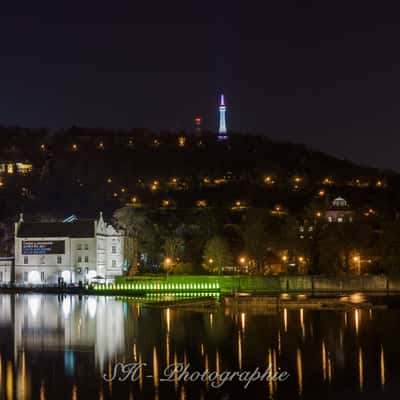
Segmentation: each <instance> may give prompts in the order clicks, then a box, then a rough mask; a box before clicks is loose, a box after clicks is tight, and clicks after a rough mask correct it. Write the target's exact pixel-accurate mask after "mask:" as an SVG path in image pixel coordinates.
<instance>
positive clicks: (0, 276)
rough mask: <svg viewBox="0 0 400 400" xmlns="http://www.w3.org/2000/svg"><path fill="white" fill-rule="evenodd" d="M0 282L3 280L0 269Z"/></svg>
mask: <svg viewBox="0 0 400 400" xmlns="http://www.w3.org/2000/svg"><path fill="white" fill-rule="evenodd" d="M0 282H3V271H0Z"/></svg>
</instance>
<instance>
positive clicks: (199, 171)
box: [0, 127, 399, 220]
mask: <svg viewBox="0 0 400 400" xmlns="http://www.w3.org/2000/svg"><path fill="white" fill-rule="evenodd" d="M17 163H19V164H24V165H26V166H27V167H26V168H25V169H29V168H28V167H29V166H31V168H32V170H31V171H22V170H21V171H18V164H17ZM9 164H13V165H14V167H13V170H12V172H11V169H10V168H11V167H8V169H7V165H9ZM0 174H1V175H0V176H1V192H0V201H1V206H2V207H1V210H2V211H1V215H0V218H1V219H2V220H8V219H10V218H14V217H15V215H16V214H17V213H18V212H19V211H20V210H24V211H25V212H26V213H29V214H38V213H43V214H46V215H54V216H65V215H69V214H71V213H75V214H78V215H81V216H85V217H86V216H93V215H95V214H96V213H97V211H98V210H100V209H101V210H104V211H105V212H107V213H111V212H112V211H113V210H114V209H115V208H118V207H120V206H121V205H124V204H127V203H131V204H132V205H135V206H136V207H139V206H142V207H148V208H155V209H157V208H160V209H169V208H174V209H176V208H180V209H196V208H199V207H204V206H208V207H223V208H228V209H231V208H234V209H239V210H240V209H244V208H246V207H261V208H273V207H275V206H276V205H278V204H279V205H280V206H281V207H283V208H284V209H285V210H287V211H288V212H290V213H294V214H301V213H302V212H304V210H305V209H307V208H308V207H310V205H311V204H312V205H313V206H324V205H326V204H327V202H328V201H329V200H330V199H331V198H332V197H334V196H337V195H339V194H340V195H342V196H346V197H347V198H348V199H349V200H350V202H351V203H352V204H353V205H355V206H357V207H364V206H365V207H370V206H372V205H373V206H374V207H376V208H378V209H381V210H382V212H385V213H393V212H395V211H396V209H397V201H398V192H399V190H398V189H399V185H398V180H399V177H398V175H397V174H394V173H392V172H390V171H380V170H377V169H374V168H368V167H363V166H358V165H355V164H353V163H351V162H349V161H345V160H339V159H337V158H335V157H332V156H329V155H326V154H323V153H321V152H317V151H312V150H309V149H307V148H306V147H305V146H303V145H301V144H291V143H281V142H274V141H271V140H269V139H267V138H265V137H263V136H257V135H239V134H232V135H231V137H230V139H229V141H227V142H223V143H220V142H218V141H217V140H216V138H215V135H213V134H211V133H207V132H206V133H203V134H202V135H201V136H195V135H194V134H183V133H170V132H161V133H160V134H154V133H151V132H148V131H145V130H133V131H131V132H111V131H104V130H101V129H86V128H71V129H70V130H68V131H62V132H56V133H52V134H49V133H48V132H46V131H44V130H41V131H33V130H27V129H21V128H5V127H4V128H0Z"/></svg>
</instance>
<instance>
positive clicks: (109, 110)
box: [0, 0, 400, 171]
mask: <svg viewBox="0 0 400 400" xmlns="http://www.w3.org/2000/svg"><path fill="white" fill-rule="evenodd" d="M3 3H6V2H3ZM0 51H1V53H0V54H1V62H0V123H1V124H5V125H21V126H28V127H41V126H47V127H51V128H57V127H69V126H71V125H85V126H93V127H95V126H103V127H111V128H132V127H148V128H151V129H155V130H159V129H162V128H191V126H192V120H193V118H194V116H195V115H196V114H199V115H202V116H203V118H204V125H205V126H206V127H207V128H209V129H216V126H217V112H216V111H217V110H216V102H217V95H218V93H219V92H220V91H222V90H223V91H224V92H225V94H226V101H227V105H228V127H229V128H230V129H231V130H235V131H240V132H250V131H251V132H260V133H264V134H266V135H267V136H269V137H271V138H274V139H279V140H289V141H296V142H304V143H306V144H307V145H309V146H310V147H312V148H316V149H321V150H323V151H326V152H328V153H331V154H335V155H338V156H341V157H346V158H350V159H352V160H355V161H358V162H361V163H364V164H370V165H377V166H381V167H389V168H393V169H397V170H399V171H400V159H399V158H398V156H397V154H398V148H399V147H400V135H399V133H400V19H399V10H398V9H397V8H396V2H392V3H391V2H389V1H382V2H379V1H373V2H372V1H371V2H370V1H365V0H364V1H351V0H348V1H344V2H341V1H331V0H317V1H310V0H308V1H285V0H277V1H269V0H264V1H259V2H257V1H252V0H243V1H235V0H231V1H226V0H213V1H208V0H202V1H200V0H198V1H190V0H186V1H174V0H169V1H168V0H163V1H161V0H160V1H158V0H157V1H156V0H154V1H151V0H144V1H135V0H129V1H128V0H113V1H111V0H108V1H102V0H98V1H91V0H81V1H71V0H69V1H64V0H52V1H32V0H30V1H18V0H15V1H12V2H11V1H9V2H7V4H1V9H0Z"/></svg>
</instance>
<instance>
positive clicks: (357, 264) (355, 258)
mask: <svg viewBox="0 0 400 400" xmlns="http://www.w3.org/2000/svg"><path fill="white" fill-rule="evenodd" d="M353 261H354V264H355V265H356V267H357V270H358V274H359V275H361V257H360V256H354V257H353Z"/></svg>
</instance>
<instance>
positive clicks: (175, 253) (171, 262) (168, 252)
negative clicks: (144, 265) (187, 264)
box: [163, 236, 185, 272]
mask: <svg viewBox="0 0 400 400" xmlns="http://www.w3.org/2000/svg"><path fill="white" fill-rule="evenodd" d="M184 244H185V243H184V241H183V240H182V239H181V238H179V237H173V236H171V237H168V238H167V239H166V240H165V242H164V246H163V250H164V256H165V258H164V269H165V270H166V271H167V272H171V271H172V270H173V269H174V267H175V266H176V264H177V261H178V259H179V257H180V255H181V254H182V252H183V249H184Z"/></svg>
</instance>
